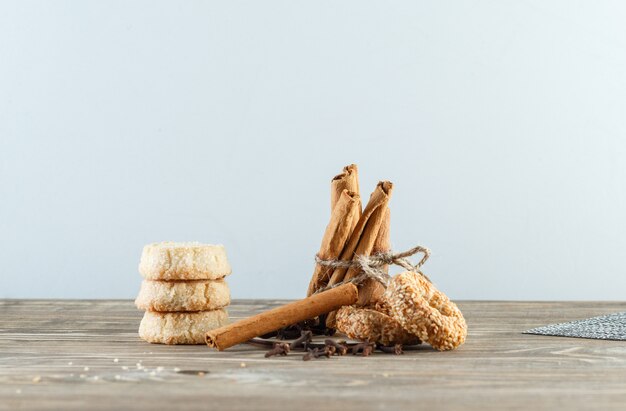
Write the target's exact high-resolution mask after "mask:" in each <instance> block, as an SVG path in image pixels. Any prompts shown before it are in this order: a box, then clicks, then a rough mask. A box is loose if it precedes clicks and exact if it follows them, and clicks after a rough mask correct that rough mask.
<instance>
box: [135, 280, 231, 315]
mask: <svg viewBox="0 0 626 411" xmlns="http://www.w3.org/2000/svg"><path fill="white" fill-rule="evenodd" d="M228 304H230V290H229V289H228V284H226V281H224V280H189V281H156V280H144V281H143V282H142V283H141V289H140V290H139V295H138V296H137V299H136V300H135V305H136V306H137V308H139V309H141V310H147V311H160V312H168V311H209V310H215V309H217V308H222V307H226V306H227V305H228Z"/></svg>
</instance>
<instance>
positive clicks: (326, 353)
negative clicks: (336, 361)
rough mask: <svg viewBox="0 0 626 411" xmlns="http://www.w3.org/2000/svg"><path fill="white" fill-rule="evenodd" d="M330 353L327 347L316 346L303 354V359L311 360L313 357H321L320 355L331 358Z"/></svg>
mask: <svg viewBox="0 0 626 411" xmlns="http://www.w3.org/2000/svg"><path fill="white" fill-rule="evenodd" d="M330 355H331V354H330V353H329V351H328V350H326V349H319V348H314V349H312V350H311V349H309V350H308V351H307V353H306V354H304V355H303V356H302V361H310V360H312V359H313V358H320V357H326V358H330Z"/></svg>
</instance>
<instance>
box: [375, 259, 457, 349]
mask: <svg viewBox="0 0 626 411" xmlns="http://www.w3.org/2000/svg"><path fill="white" fill-rule="evenodd" d="M383 298H384V300H385V304H386V306H387V307H388V309H389V311H390V312H391V315H392V316H393V318H395V319H396V320H397V321H398V322H399V323H400V325H402V327H403V328H404V329H405V330H407V331H409V332H411V333H413V334H415V335H417V336H418V337H419V338H420V339H421V340H422V341H425V342H427V343H429V344H430V345H432V346H433V348H435V349H437V350H441V351H443V350H452V349H454V348H456V347H458V346H459V345H461V344H463V343H464V342H465V337H466V336H467V324H466V323H465V318H463V314H461V311H460V310H459V309H458V307H457V306H456V304H454V303H453V302H452V301H450V299H449V298H448V297H447V296H446V295H445V294H444V293H442V292H441V291H439V290H437V288H436V287H435V286H434V285H433V284H432V283H431V282H429V281H428V280H427V279H426V278H425V277H424V276H423V275H420V274H416V273H414V272H412V271H405V272H403V273H401V274H398V275H397V276H395V277H394V278H392V279H391V281H389V285H388V286H387V290H386V291H385V294H384V296H383Z"/></svg>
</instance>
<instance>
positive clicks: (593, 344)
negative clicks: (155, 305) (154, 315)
mask: <svg viewBox="0 0 626 411" xmlns="http://www.w3.org/2000/svg"><path fill="white" fill-rule="evenodd" d="M281 303H284V302H283V301H267V300H258V301H257V300H240V301H235V302H234V303H233V305H232V306H231V307H230V309H229V311H230V314H231V317H232V318H234V319H236V318H243V317H246V316H249V315H252V314H254V313H257V312H260V311H263V310H266V309H269V308H272V307H274V306H276V305H277V304H281ZM459 306H460V307H461V309H462V310H463V312H464V314H465V316H466V318H467V321H468V324H469V330H470V332H469V336H468V340H467V343H466V344H465V345H464V346H462V347H461V348H460V349H459V350H456V351H451V352H443V353H442V352H436V351H433V350H431V349H430V348H428V347H426V346H424V347H421V348H420V349H419V350H416V351H412V352H407V354H405V355H403V356H393V355H387V354H377V355H374V356H372V357H368V358H361V357H352V356H347V357H334V358H331V359H328V360H319V361H310V362H303V361H301V359H300V356H289V357H286V358H270V359H265V358H263V355H262V351H261V350H259V349H258V348H255V347H252V346H248V345H240V346H237V347H234V348H233V349H231V350H228V351H226V352H221V353H220V352H216V351H212V350H209V349H208V348H206V347H204V346H163V345H151V344H147V343H145V342H143V341H141V340H140V339H139V338H138V337H137V328H138V325H139V321H140V319H141V315H142V313H141V312H139V311H137V310H136V309H135V308H134V306H133V305H132V303H131V302H130V301H125V300H106V301H101V300H100V301H84V300H64V301H52V300H0V312H1V313H2V314H1V315H0V409H6V410H16V409H19V410H36V409H64V410H73V409H86V408H88V409H96V410H100V409H102V410H105V409H130V410H148V409H150V410H154V409H165V408H182V407H183V406H184V407H185V409H190V410H196V409H198V410H199V409H207V408H216V409H220V410H231V409H238V410H239V409H254V410H270V409H271V410H276V409H298V410H302V409H313V408H315V409H319V408H320V407H323V408H324V409H325V410H341V411H351V410H370V409H372V410H373V409H393V410H401V409H415V408H425V409H442V410H446V409H460V408H462V409H470V410H474V409H476V410H479V409H480V410H490V409H539V410H543V409H545V410H547V409H563V408H571V409H581V408H585V409H624V408H626V345H625V344H623V343H620V342H615V341H600V340H585V339H576V338H560V337H546V336H535V335H525V334H521V332H522V331H524V330H526V329H529V328H533V327H537V326H540V325H545V324H549V323H555V322H561V321H570V320H575V319H582V318H587V317H591V316H596V315H602V314H608V313H612V312H617V311H626V303H624V302H485V301H466V302H460V303H459ZM138 363H139V364H140V368H138V367H137V364H138ZM242 363H243V364H245V367H243V366H242ZM85 367H87V369H85ZM195 371H203V372H204V375H202V376H199V375H198V374H197V373H196V372H195ZM296 404H297V406H296Z"/></svg>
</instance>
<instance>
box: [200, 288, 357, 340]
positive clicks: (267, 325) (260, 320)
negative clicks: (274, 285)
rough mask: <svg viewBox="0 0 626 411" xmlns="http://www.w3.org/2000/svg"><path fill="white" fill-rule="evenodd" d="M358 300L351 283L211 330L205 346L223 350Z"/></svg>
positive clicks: (207, 335) (355, 289)
mask: <svg viewBox="0 0 626 411" xmlns="http://www.w3.org/2000/svg"><path fill="white" fill-rule="evenodd" d="M357 300H358V292H357V288H356V286H355V285H354V284H351V283H348V284H343V285H340V286H338V287H336V288H332V289H330V290H328V291H324V292H321V293H318V294H315V295H312V296H311V297H307V298H305V299H304V300H300V301H295V302H293V303H289V304H287V305H283V306H282V307H278V308H274V309H273V310H269V311H266V312H264V313H261V314H257V315H254V316H252V317H249V318H246V319H244V320H240V321H237V322H235V323H233V324H230V325H227V326H224V327H220V328H217V329H215V330H211V331H209V332H207V333H206V343H207V345H208V346H209V347H212V348H217V349H218V350H220V351H222V350H225V349H227V348H229V347H232V346H233V345H237V344H240V343H243V342H246V341H248V340H249V339H251V338H254V337H258V336H259V335H263V334H267V333H270V332H272V331H276V330H278V329H280V328H282V327H286V326H288V325H291V324H296V323H298V322H300V321H304V320H308V319H309V318H314V317H317V316H319V315H322V314H326V313H328V312H330V311H333V310H337V309H339V308H340V307H342V306H344V305H351V304H354V303H355V302H356V301H357Z"/></svg>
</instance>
